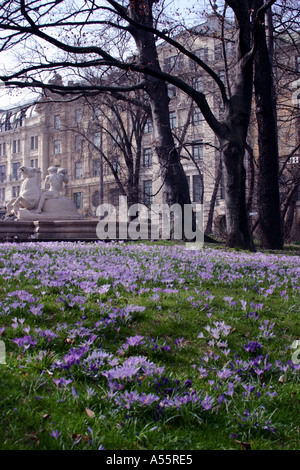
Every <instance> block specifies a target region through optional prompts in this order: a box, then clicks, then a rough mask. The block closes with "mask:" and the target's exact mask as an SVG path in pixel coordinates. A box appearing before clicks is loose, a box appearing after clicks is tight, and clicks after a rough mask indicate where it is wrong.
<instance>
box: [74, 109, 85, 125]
mask: <svg viewBox="0 0 300 470" xmlns="http://www.w3.org/2000/svg"><path fill="white" fill-rule="evenodd" d="M82 116H83V112H82V109H75V122H76V124H80V123H81V121H82Z"/></svg>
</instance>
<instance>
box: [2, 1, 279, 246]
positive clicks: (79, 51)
mask: <svg viewBox="0 0 300 470" xmlns="http://www.w3.org/2000/svg"><path fill="white" fill-rule="evenodd" d="M274 3H275V0H268V1H267V2H265V3H264V4H263V5H261V6H258V5H257V3H256V2H254V0H245V1H243V2H240V1H238V0H227V1H225V6H226V8H228V9H229V10H230V13H231V15H233V16H234V19H235V25H236V37H235V49H236V61H235V65H234V68H233V69H232V70H233V73H232V76H233V80H232V82H231V87H230V91H229V90H226V86H225V84H224V82H223V81H222V80H221V79H220V77H219V76H218V74H217V73H216V71H215V70H213V69H212V68H211V67H210V66H209V65H208V63H207V62H206V61H205V60H202V59H201V58H199V56H198V55H197V54H195V53H194V52H193V51H192V49H191V48H190V47H189V45H190V42H189V40H186V36H183V37H184V40H183V41H182V40H181V39H182V36H181V37H179V36H176V38H174V36H172V35H171V34H170V32H169V31H168V30H166V28H164V29H162V28H160V25H159V18H160V13H161V11H160V9H159V5H156V2H154V1H153V0H138V1H137V0H129V1H128V2H124V3H123V2H117V1H115V0H107V1H106V2H104V3H103V2H101V3H100V2H97V1H95V0H93V1H91V0H83V1H82V2H81V3H80V4H79V7H78V9H77V10H76V12H75V11H74V10H72V8H70V5H71V4H70V3H69V1H68V0H63V1H61V2H57V1H52V2H48V3H47V5H41V4H38V3H37V2H36V1H34V0H27V1H26V0H18V1H17V0H7V1H5V2H3V4H2V6H1V9H0V20H1V25H0V31H1V50H3V51H4V50H5V49H7V48H14V47H15V46H16V44H17V43H18V44H20V43H22V42H23V43H26V41H27V42H28V41H29V40H30V39H31V40H32V39H35V40H36V41H41V42H42V43H43V44H50V45H52V46H54V47H55V48H56V50H58V51H64V52H66V53H68V56H67V59H66V58H64V60H62V59H61V58H60V57H59V58H58V59H57V60H48V59H47V58H46V57H45V59H43V56H42V55H41V54H39V55H38V61H36V62H35V63H32V64H28V65H27V64H24V63H23V64H22V65H21V66H20V68H19V69H18V70H16V71H14V72H13V73H11V74H2V76H1V79H2V80H3V81H4V82H5V83H6V85H8V86H18V87H28V86H33V87H39V88H48V89H51V90H52V91H53V92H56V93H66V92H68V93H77V94H79V93H85V94H91V93H92V94H95V93H99V92H102V91H108V92H109V91H114V92H116V91H124V85H123V86H122V87H120V86H118V84H117V85H116V86H108V85H107V83H106V84H105V85H103V84H101V83H100V84H98V85H91V84H87V85H80V86H68V85H64V86H55V85H54V84H52V85H49V84H46V83H45V82H44V80H41V79H39V77H38V75H37V74H38V73H39V74H40V73H41V72H45V71H47V70H54V69H58V68H62V69H65V70H67V68H68V67H69V69H73V68H76V69H83V68H87V67H90V66H93V67H98V68H100V67H102V70H103V69H104V71H107V70H108V69H109V68H111V67H113V68H118V69H120V70H124V71H126V72H130V71H134V72H138V73H139V74H140V77H141V81H140V82H139V83H138V84H136V85H135V86H134V87H132V86H131V87H125V88H126V91H130V90H131V89H136V88H137V87H138V88H143V89H144V90H145V91H146V92H147V94H148V96H149V98H150V106H151V111H152V116H153V124H154V129H155V133H156V140H157V146H156V152H157V155H158V158H159V162H160V165H161V171H162V173H163V177H164V178H163V179H164V183H165V184H164V198H165V200H166V201H167V202H170V203H174V202H178V203H180V204H181V205H182V204H184V203H189V202H190V197H189V191H188V184H187V179H186V176H185V173H184V171H183V168H182V165H181V162H180V157H179V154H178V152H177V151H176V147H175V145H174V140H173V137H172V133H171V129H170V125H169V112H168V104H169V98H168V93H167V86H166V82H168V83H171V84H173V85H175V86H177V87H178V88H180V89H181V90H183V91H184V92H185V93H186V94H187V95H189V96H190V97H191V98H192V99H193V100H194V102H195V103H196V104H197V105H198V106H199V108H200V109H201V112H202V114H203V116H204V118H205V119H206V121H207V123H208V124H209V126H210V127H211V129H212V130H213V132H214V133H215V135H216V136H217V138H218V140H219V142H220V147H221V149H222V162H223V171H224V181H225V200H226V223H227V244H228V245H229V246H239V247H243V248H248V249H250V250H254V249H255V248H254V243H253V238H252V234H251V230H250V228H249V221H248V214H247V207H246V197H245V194H246V172H245V167H244V154H245V146H246V138H247V131H248V126H249V120H250V113H251V102H252V88H253V63H254V57H255V53H256V51H257V46H258V39H259V28H260V25H261V23H262V22H263V21H264V16H265V13H266V12H267V11H268V9H269V7H270V6H271V5H272V4H274ZM75 28H76V31H77V33H76V34H75V33H74V31H75ZM96 28H98V31H99V34H101V38H100V36H99V38H97V44H95V43H94V42H93V41H90V42H89V32H90V31H91V29H93V36H92V37H93V40H94V38H95V29H96ZM100 28H101V31H100ZM116 32H117V33H118V34H122V35H124V36H126V35H127V36H128V35H129V36H130V37H131V38H132V39H133V40H134V44H135V53H134V55H130V56H129V55H128V56H127V57H125V59H124V57H120V55H119V54H115V42H114V38H115V37H116ZM63 33H64V34H63ZM188 33H189V37H190V38H192V39H193V37H194V38H195V37H196V36H197V29H194V30H191V31H189V32H188ZM72 34H73V36H74V35H75V36H76V37H75V39H72ZM107 39H108V41H107V42H106V40H107ZM157 39H162V40H164V41H165V42H166V43H168V44H169V45H170V46H171V47H174V48H175V49H176V50H177V51H178V52H179V54H182V55H184V56H186V57H188V58H189V59H190V60H192V61H194V63H195V64H196V66H197V67H198V68H199V70H202V71H204V73H206V74H208V76H209V77H210V78H211V79H212V80H213V81H214V83H215V84H216V86H217V87H218V89H219V92H220V96H221V99H222V101H223V105H224V110H225V113H224V118H223V119H221V120H220V119H219V118H218V117H217V116H216V115H215V113H214V110H213V109H212V108H211V107H210V105H209V103H208V100H207V96H206V94H205V93H204V92H199V91H197V89H195V87H193V86H192V85H191V84H190V83H189V82H186V81H184V80H183V79H181V78H180V77H178V76H176V75H173V74H172V73H168V72H166V71H163V70H162V68H161V66H160V63H159V57H158V49H157ZM103 73H104V72H103Z"/></svg>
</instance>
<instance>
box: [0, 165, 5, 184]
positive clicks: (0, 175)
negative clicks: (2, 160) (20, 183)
mask: <svg viewBox="0 0 300 470" xmlns="http://www.w3.org/2000/svg"><path fill="white" fill-rule="evenodd" d="M5 178H6V174H5V165H0V183H3V182H4V181H5Z"/></svg>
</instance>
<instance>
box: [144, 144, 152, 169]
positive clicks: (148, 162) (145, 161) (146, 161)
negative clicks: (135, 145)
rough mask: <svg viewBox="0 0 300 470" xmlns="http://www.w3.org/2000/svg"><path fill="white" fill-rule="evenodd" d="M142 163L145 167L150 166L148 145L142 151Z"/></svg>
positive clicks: (150, 159)
mask: <svg viewBox="0 0 300 470" xmlns="http://www.w3.org/2000/svg"><path fill="white" fill-rule="evenodd" d="M143 165H144V166H145V167H150V166H152V149H151V148H150V147H149V148H146V149H144V153H143Z"/></svg>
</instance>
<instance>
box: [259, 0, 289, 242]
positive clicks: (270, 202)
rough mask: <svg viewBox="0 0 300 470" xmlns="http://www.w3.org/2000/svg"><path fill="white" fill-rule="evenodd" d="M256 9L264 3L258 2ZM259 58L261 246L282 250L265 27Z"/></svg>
mask: <svg viewBox="0 0 300 470" xmlns="http://www.w3.org/2000/svg"><path fill="white" fill-rule="evenodd" d="M255 3H256V8H257V9H258V8H260V7H261V6H262V5H263V0H255ZM258 34H259V36H258V42H257V51H256V55H255V60H254V64H255V76H254V88H255V102H256V117H257V124H258V146H259V172H258V211H259V220H260V223H259V235H260V243H261V245H262V246H263V247H265V248H269V249H282V247H283V236H282V227H281V218H280V196H279V181H278V173H279V164H278V135H277V121H276V116H275V106H274V93H273V89H274V87H273V78H272V70H271V64H270V56H269V51H268V48H267V40H266V30H265V25H264V24H260V25H259V26H258Z"/></svg>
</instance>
